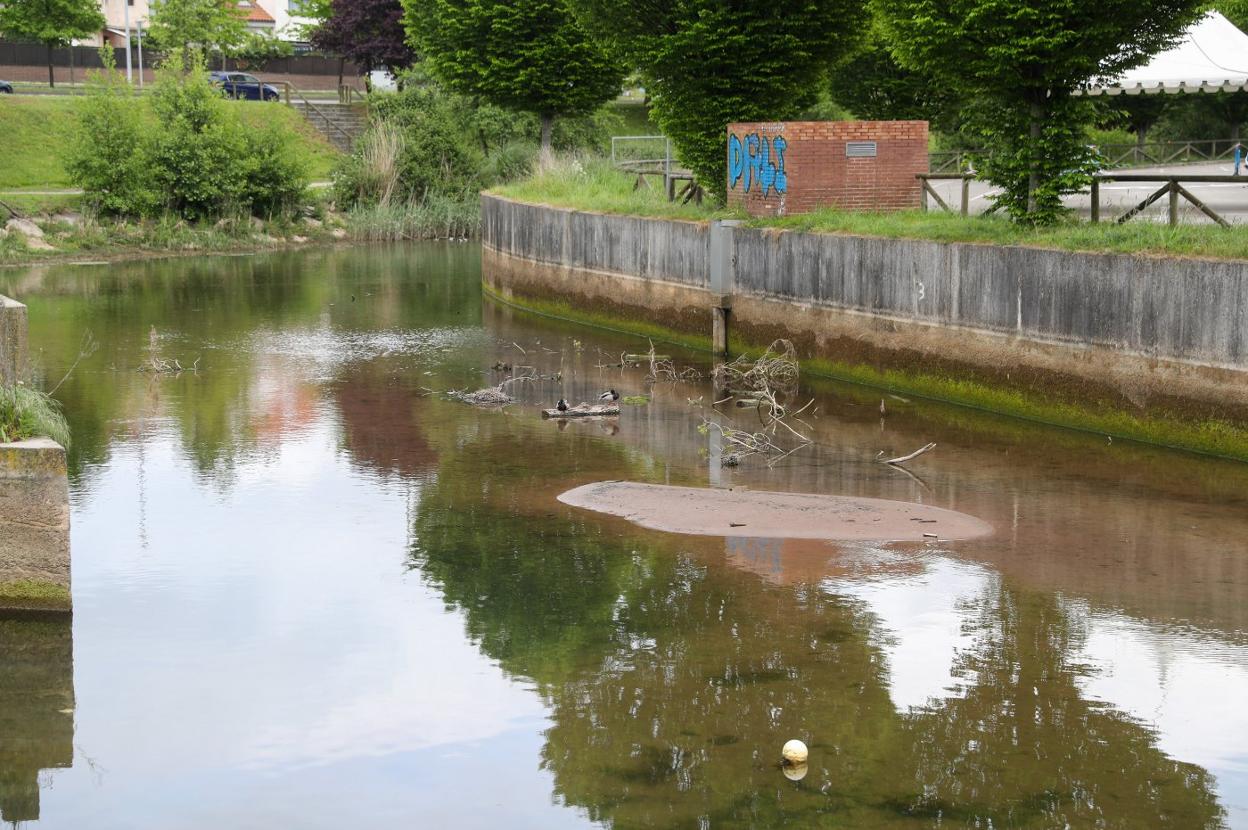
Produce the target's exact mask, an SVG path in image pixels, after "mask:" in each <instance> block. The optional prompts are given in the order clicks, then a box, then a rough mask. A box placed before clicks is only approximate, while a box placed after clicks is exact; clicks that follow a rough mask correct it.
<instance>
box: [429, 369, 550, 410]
mask: <svg viewBox="0 0 1248 830" xmlns="http://www.w3.org/2000/svg"><path fill="white" fill-rule="evenodd" d="M531 380H537V377H536V376H535V375H517V376H515V377H511V378H507V380H505V381H503V382H502V383H500V384H498V386H487V387H486V388H484V389H478V390H477V391H475V392H468V391H465V390H459V389H452V390H451V391H449V392H447V393H446V396H447V397H448V398H451V399H453V400H457V401H463V402H464V403H466V404H471V405H472V406H483V407H490V406H507V404H511V403H515V402H516V399H515V398H513V397H512V396H511V395H508V394H507V392H506V391H504V390H505V387H507V386H509V385H511V384H513V383H521V382H523V381H531Z"/></svg>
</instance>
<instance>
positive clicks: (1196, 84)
mask: <svg viewBox="0 0 1248 830" xmlns="http://www.w3.org/2000/svg"><path fill="white" fill-rule="evenodd" d="M1241 89H1248V35H1246V34H1244V33H1243V32H1241V31H1240V30H1239V29H1237V28H1236V27H1235V24H1233V23H1231V21H1229V20H1227V19H1226V18H1225V17H1223V16H1222V15H1221V14H1219V13H1218V12H1209V13H1208V14H1206V15H1205V16H1204V17H1203V18H1201V20H1200V22H1198V23H1196V24H1195V25H1193V26H1192V27H1191V28H1190V29H1188V30H1187V33H1186V34H1185V35H1184V36H1183V39H1182V40H1181V41H1179V43H1178V44H1177V45H1176V46H1175V47H1174V48H1172V49H1168V50H1166V51H1165V52H1161V53H1159V54H1157V55H1154V56H1153V59H1152V60H1151V61H1149V62H1148V63H1146V64H1144V65H1143V66H1141V67H1138V68H1136V69H1132V70H1129V71H1127V72H1124V73H1123V74H1122V75H1121V76H1120V77H1118V78H1114V79H1113V80H1112V81H1111V82H1109V83H1106V84H1102V85H1096V84H1094V85H1091V86H1089V87H1088V88H1087V89H1085V90H1083V94H1085V95H1157V94H1159V93H1163V92H1164V93H1179V92H1236V91H1238V90H1241Z"/></svg>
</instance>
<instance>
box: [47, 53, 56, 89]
mask: <svg viewBox="0 0 1248 830" xmlns="http://www.w3.org/2000/svg"><path fill="white" fill-rule="evenodd" d="M47 47H48V86H56V77H55V76H53V74H52V44H51V43H49V44H47Z"/></svg>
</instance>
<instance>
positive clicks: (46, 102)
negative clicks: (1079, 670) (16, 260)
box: [0, 95, 339, 201]
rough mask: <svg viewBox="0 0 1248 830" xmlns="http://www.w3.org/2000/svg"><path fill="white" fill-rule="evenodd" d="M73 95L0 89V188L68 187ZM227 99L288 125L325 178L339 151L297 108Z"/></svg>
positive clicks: (259, 120) (253, 119)
mask: <svg viewBox="0 0 1248 830" xmlns="http://www.w3.org/2000/svg"><path fill="white" fill-rule="evenodd" d="M76 100H78V99H77V98H76V97H75V96H70V95H43V96H38V97H36V96H29V95H0V134H2V135H3V145H4V163H3V164H0V191H3V190H11V189H22V188H26V189H34V188H65V187H73V183H72V182H71V181H70V180H69V175H68V173H66V172H65V165H64V160H65V154H66V153H67V152H68V150H69V144H70V142H69V137H70V136H71V135H72V134H73V131H74V129H75V127H76V119H75V117H74V104H75V102H76ZM229 105H230V106H233V107H237V108H238V112H239V115H240V117H241V118H242V120H243V123H244V124H247V125H248V126H253V127H258V126H260V125H262V124H266V123H273V122H277V123H279V124H283V125H286V126H289V127H291V128H292V129H293V130H294V132H295V134H296V135H297V136H299V141H300V144H301V145H302V146H303V148H304V150H305V151H306V152H307V154H308V157H309V159H310V160H311V174H312V178H313V179H325V178H328V176H329V171H330V169H331V168H332V166H333V164H334V162H335V160H336V159H337V158H338V156H339V153H338V151H337V150H335V149H334V147H333V146H332V145H331V144H329V142H328V141H326V140H325V138H324V137H323V136H322V135H321V134H320V133H318V132H317V131H316V130H315V129H314V128H313V127H312V125H311V124H309V123H308V122H307V120H306V119H305V118H303V117H302V116H301V115H300V114H299V113H297V112H295V111H294V110H293V109H291V108H290V107H287V106H284V105H282V104H273V103H268V102H262V101H231V102H229ZM0 198H5V197H3V196H0ZM5 201H7V198H5Z"/></svg>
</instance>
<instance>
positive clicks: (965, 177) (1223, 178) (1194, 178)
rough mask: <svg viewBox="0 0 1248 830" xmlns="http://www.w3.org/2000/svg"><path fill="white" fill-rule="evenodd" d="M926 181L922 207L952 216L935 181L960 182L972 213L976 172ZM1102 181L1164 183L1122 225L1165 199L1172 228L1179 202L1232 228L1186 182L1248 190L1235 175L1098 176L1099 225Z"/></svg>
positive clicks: (1092, 192) (923, 177)
mask: <svg viewBox="0 0 1248 830" xmlns="http://www.w3.org/2000/svg"><path fill="white" fill-rule="evenodd" d="M915 178H917V179H918V180H919V181H920V182H922V185H923V189H922V193H921V199H920V204H921V205H922V208H923V210H925V211H926V210H931V203H932V202H935V203H936V204H937V205H939V206H940V208H941V209H942V210H944V211H947V212H949V213H952V212H953V208H952V207H951V206H950V205H949V203H948V202H946V201H945V200H944V199H943V198H941V195H940V194H939V193H937V192H936V189H935V188H933V187H932V185H931V182H933V181H960V182H961V183H962V185H961V199H960V203H959V206H958V208H959V209H958V212H959V213H960V214H961V215H963V216H966V215H968V214H969V213H970V201H971V199H970V196H971V182H972V181H975V180H976V179H977V178H978V176H976V175H975V174H974V173H919V174H918V175H917V176H915ZM1102 182H1163V184H1162V186H1161V187H1160V188H1158V189H1157V190H1155V191H1153V192H1152V193H1150V194H1149V195H1148V197H1147V198H1145V199H1143V200H1142V201H1140V202H1139V203H1138V204H1136V205H1135V206H1134V207H1132V208H1131V209H1130V210H1128V211H1127V212H1126V213H1124V214H1122V215H1121V216H1119V217H1118V218H1117V219H1115V220H1114V221H1115V222H1117V223H1118V224H1120V225H1121V224H1122V223H1123V222H1127V221H1129V220H1131V219H1133V218H1134V217H1136V216H1139V215H1140V214H1141V213H1143V212H1144V211H1145V210H1146V209H1147V208H1148V207H1149V206H1150V205H1152V204H1153V203H1154V202H1156V201H1158V200H1159V199H1161V198H1162V197H1163V196H1168V197H1169V203H1168V208H1169V210H1168V213H1167V217H1166V218H1167V220H1168V222H1169V224H1170V225H1171V226H1174V225H1177V224H1179V200H1180V199H1181V198H1182V199H1186V200H1187V201H1188V202H1190V203H1191V204H1192V205H1193V206H1194V207H1195V208H1196V209H1197V210H1199V211H1200V212H1201V213H1203V214H1204V215H1205V216H1208V217H1209V218H1210V219H1212V220H1213V221H1214V222H1217V223H1218V224H1219V225H1221V226H1222V227H1224V228H1229V227H1230V224H1231V223H1230V222H1228V221H1227V220H1226V219H1225V218H1224V217H1222V216H1221V215H1219V214H1218V213H1217V212H1216V211H1215V210H1213V209H1212V208H1211V207H1209V206H1208V205H1206V204H1205V203H1204V202H1203V201H1201V200H1200V199H1199V198H1198V197H1196V196H1195V195H1193V194H1192V192H1191V191H1190V190H1188V189H1187V188H1185V187H1183V183H1184V182H1186V183H1188V184H1239V185H1244V186H1245V187H1248V176H1240V175H1231V174H1222V175H1218V174H1208V175H1202V174H1192V175H1190V176H1183V175H1178V176H1175V175H1166V174H1161V173H1097V174H1096V175H1094V176H1093V177H1092V184H1091V187H1090V189H1089V196H1090V199H1091V221H1092V222H1093V223H1097V222H1100V221H1101V183H1102ZM996 209H997V208H996V205H993V206H992V207H990V208H989V209H988V210H987V211H985V213H992V212H994V211H995V210H996Z"/></svg>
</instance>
